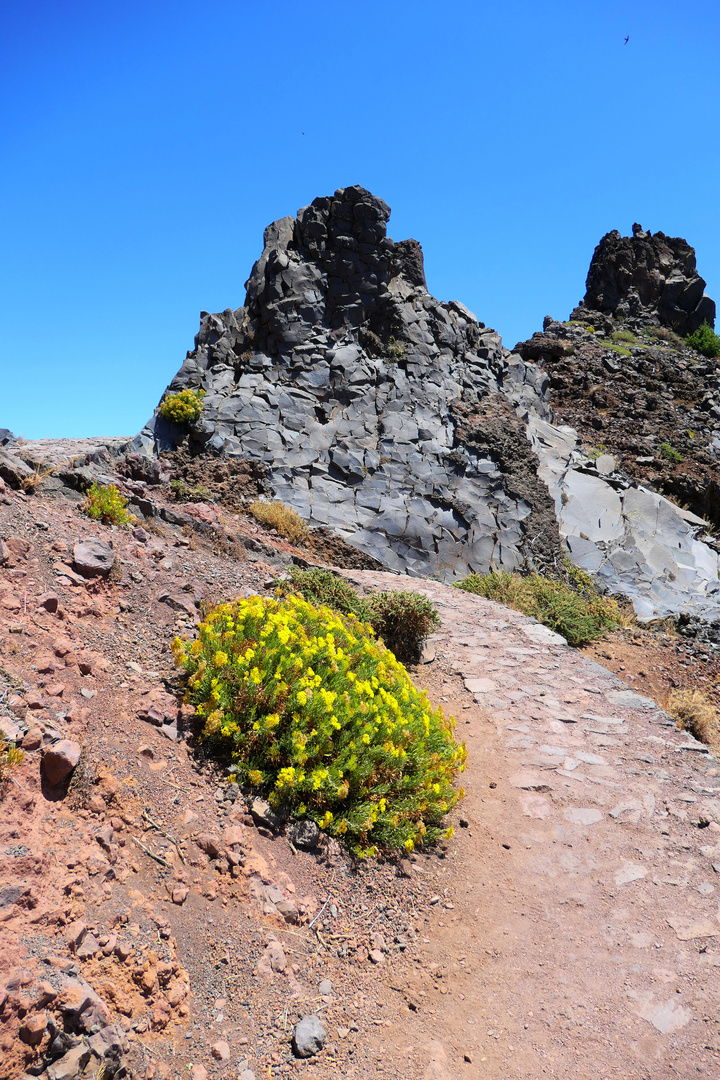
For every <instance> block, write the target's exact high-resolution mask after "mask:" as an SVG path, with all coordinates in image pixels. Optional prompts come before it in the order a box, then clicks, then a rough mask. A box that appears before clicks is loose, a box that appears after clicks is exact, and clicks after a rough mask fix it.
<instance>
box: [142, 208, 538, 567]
mask: <svg viewBox="0 0 720 1080" xmlns="http://www.w3.org/2000/svg"><path fill="white" fill-rule="evenodd" d="M389 217H390V208H389V207H388V206H387V204H386V203H384V202H383V200H382V199H379V198H376V197H375V196H374V195H371V194H370V192H368V191H366V190H365V189H364V188H361V187H349V188H341V189H339V190H338V191H336V192H335V194H334V195H330V196H327V197H323V198H318V199H315V200H314V201H313V202H312V203H311V204H310V206H306V207H303V208H302V209H301V210H299V211H298V213H297V215H296V216H295V217H285V218H281V219H280V220H278V221H275V222H273V223H272V224H271V225H270V226H268V228H267V229H266V230H265V235H264V249H263V252H262V255H261V256H260V258H259V259H258V261H257V262H256V263H255V266H254V267H253V270H252V273H251V274H250V277H249V279H248V281H247V294H246V298H245V303H244V305H243V307H241V308H238V309H236V310H235V311H232V310H227V311H224V312H222V314H215V315H211V314H209V313H208V312H202V313H201V327H200V332H199V334H198V335H197V337H196V339H195V349H194V350H193V352H191V353H189V354H188V356H187V358H186V360H185V363H184V364H183V366H182V368H181V369H180V371H179V372H178V374H177V375H176V377H175V378H174V379H173V381H172V383H171V384H170V386H169V388H168V390H169V391H170V392H175V391H177V390H180V389H183V388H185V387H198V388H200V387H202V389H204V390H205V391H206V397H205V399H204V406H203V411H202V416H201V418H200V421H199V422H198V423H197V424H196V425H194V426H193V428H192V429H191V430H188V429H186V428H181V427H180V426H178V425H175V424H169V423H167V422H165V421H163V419H162V418H161V417H160V416H159V415H158V414H157V413H156V414H155V416H154V417H153V418H152V420H151V421H150V423H149V424H148V425H147V427H146V428H145V429H144V431H143V432H141V434H140V435H139V436H138V438H137V439H136V440H135V449H136V450H139V451H143V452H145V453H147V452H150V453H159V452H162V451H165V450H173V449H174V448H175V447H176V446H177V444H178V442H179V441H181V440H183V439H189V440H190V443H191V444H192V446H193V447H194V449H195V450H196V452H201V451H207V450H209V451H210V452H214V453H217V454H221V455H224V456H227V457H231V458H232V457H235V458H240V457H242V458H245V459H248V458H250V459H252V460H254V461H260V462H262V463H264V465H266V466H267V469H268V471H269V481H270V484H271V488H272V491H273V494H274V496H275V497H276V498H278V499H281V500H282V501H284V502H286V503H288V504H290V505H292V506H293V507H294V508H295V509H296V510H297V511H298V513H299V514H300V515H301V516H302V517H303V518H304V519H305V520H306V521H307V522H308V523H309V524H310V525H311V526H314V527H328V528H331V529H334V530H335V531H337V532H338V533H340V535H341V536H342V537H343V538H345V539H346V540H347V541H348V542H349V543H351V544H352V545H353V546H355V547H356V548H359V549H360V550H361V551H363V552H365V553H366V554H367V555H370V556H372V557H373V558H374V559H377V560H378V561H379V562H381V563H382V564H383V565H385V566H389V567H391V568H392V569H395V570H403V571H409V572H411V573H416V574H420V573H422V574H439V575H441V576H443V577H453V576H457V575H464V574H466V573H467V572H468V570H487V569H490V568H491V567H492V566H502V567H505V568H506V569H512V568H514V567H516V566H518V565H520V564H521V563H522V562H523V561H524V560H525V559H526V558H530V557H531V554H530V548H529V547H527V545H526V543H525V539H524V537H525V535H526V534H527V533H528V530H530V531H532V533H533V538H534V537H535V533H536V531H537V529H536V519H537V520H543V521H547V522H548V523H549V525H550V529H551V533H550V534H549V538H548V542H547V543H543V544H540V545H538V543H537V542H536V540H535V539H533V548H532V552H533V553H534V555H533V558H534V559H535V561H537V558H538V552H540V551H542V552H543V553H545V554H546V556H547V558H549V559H555V558H556V557H557V554H558V552H557V549H558V546H559V537H558V536H557V528H556V526H555V522H554V511H553V507H552V500H551V499H550V496H549V494H548V491H547V488H546V487H545V485H544V484H542V483H541V484H539V485H535V490H534V496H533V498H532V499H531V500H530V501H528V498H527V495H528V492H529V491H530V489H531V487H532V485H524V486H523V483H522V481H521V479H519V478H518V469H520V471H522V469H526V470H527V469H529V470H530V473H532V474H534V464H533V460H534V459H532V455H530V458H529V459H528V448H527V441H526V439H525V437H524V434H523V427H522V423H520V424H519V426H518V425H515V427H517V430H515V428H513V429H512V430H513V434H512V435H511V436H508V438H501V432H500V431H498V432H497V433H495V434H493V433H487V435H486V437H483V432H481V431H479V430H478V428H477V425H473V423H472V415H471V414H472V410H473V409H474V408H476V407H477V406H478V403H479V402H480V401H481V400H482V399H484V398H485V397H486V396H487V395H497V394H502V395H504V396H505V398H506V400H507V402H508V403H510V405H511V407H512V408H513V409H518V410H519V411H520V413H522V412H523V411H524V412H527V410H528V409H530V408H532V409H535V410H539V411H540V412H541V413H544V414H545V415H549V414H548V413H547V406H546V405H545V402H544V393H545V386H546V380H545V377H544V375H543V373H542V372H541V371H540V370H539V369H537V368H536V367H534V366H530V365H526V364H525V363H524V362H523V361H522V360H521V359H520V357H517V356H512V355H511V354H510V353H508V351H507V350H506V349H504V348H503V346H502V342H501V340H500V337H499V335H498V334H496V333H495V332H494V331H492V330H488V329H487V328H486V327H485V325H484V323H482V322H479V321H478V319H477V318H476V317H475V316H474V315H473V314H472V312H470V311H468V309H467V308H466V307H464V305H463V304H460V303H458V302H457V301H451V302H450V303H442V302H441V301H439V300H436V299H435V298H434V297H433V296H431V295H430V294H429V293H428V291H427V286H426V282H425V272H424V268H423V256H422V249H421V247H420V244H419V243H418V242H417V241H416V240H404V241H401V242H397V243H396V242H395V241H393V240H391V239H390V238H389V237H388V236H387V222H388V219H389ZM458 404H461V405H462V406H463V409H462V410H461V412H462V417H463V420H462V423H460V422H459V420H458V416H460V412H458ZM495 423H496V424H497V425H498V426H499V428H503V429H504V428H505V427H507V420H506V418H505V416H504V415H503V414H501V413H500V412H497V415H496V417H495ZM518 440H519V442H518ZM511 443H512V448H511V445H510V444H511ZM493 447H495V450H494V451H493ZM499 448H501V449H499ZM503 454H504V455H505V457H506V458H507V461H504V459H503ZM518 463H520V464H518ZM510 473H512V476H513V479H512V481H510V479H509V476H510ZM531 561H532V560H531Z"/></svg>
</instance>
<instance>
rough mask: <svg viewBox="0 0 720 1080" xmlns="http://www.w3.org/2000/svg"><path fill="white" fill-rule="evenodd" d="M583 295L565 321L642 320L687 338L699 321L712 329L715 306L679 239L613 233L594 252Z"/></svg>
mask: <svg viewBox="0 0 720 1080" xmlns="http://www.w3.org/2000/svg"><path fill="white" fill-rule="evenodd" d="M586 287H587V291H586V293H585V297H584V299H583V300H582V302H581V303H580V305H579V306H578V307H577V308H575V310H574V311H573V313H572V315H571V316H570V318H571V319H572V320H574V321H575V320H577V321H583V320H587V319H589V318H590V319H591V318H592V313H596V312H599V313H601V314H603V315H606V316H613V317H615V318H626V317H627V316H631V317H633V318H644V319H646V320H648V321H650V322H657V323H659V324H660V325H662V326H667V327H670V328H671V329H672V330H674V331H675V332H676V333H678V334H682V335H686V334H691V333H692V332H693V330H696V329H697V328H698V327H699V326H700V325H701V324H702V323H703V322H705V321H707V322H708V323H709V324H710V326H714V325H715V302H714V301H713V300H711V299H710V297H709V296H706V295H705V282H704V281H703V279H702V278H701V277H700V275H699V274H698V272H697V269H696V267H695V250H694V248H692V247H690V245H689V244H688V243H687V241H686V240H683V239H681V238H680V237H673V236H666V235H665V233H662V232H657V233H655V234H653V233H651V232H644V231H643V228H642V226H641V225H638V224H635V225H633V234H632V236H621V235H620V233H619V232H618V231H617V229H613V231H612V232H609V233H606V234H605V236H603V238H602V240H601V241H600V243H599V244H598V246H597V247H596V248H595V253H594V255H593V257H592V262H591V263H590V270H589V272H588V276H587V282H586Z"/></svg>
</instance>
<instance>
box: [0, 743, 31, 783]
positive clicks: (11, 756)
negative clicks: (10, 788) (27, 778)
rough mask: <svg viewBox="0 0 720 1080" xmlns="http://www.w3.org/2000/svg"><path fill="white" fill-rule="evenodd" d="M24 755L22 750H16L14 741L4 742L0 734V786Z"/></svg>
mask: <svg viewBox="0 0 720 1080" xmlns="http://www.w3.org/2000/svg"><path fill="white" fill-rule="evenodd" d="M24 757H25V752H24V750H18V749H17V747H16V746H15V744H14V743H8V742H6V741H5V738H4V736H3V735H0V788H1V787H2V786H4V784H5V782H6V780H7V779H8V777H9V775H10V772H11V770H12V769H15V768H17V766H18V765H19V764H20V762H21V761H22V760H23V758H24Z"/></svg>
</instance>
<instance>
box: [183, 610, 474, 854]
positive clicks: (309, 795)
mask: <svg viewBox="0 0 720 1080" xmlns="http://www.w3.org/2000/svg"><path fill="white" fill-rule="evenodd" d="M173 653H174V656H175V661H176V663H177V664H178V666H179V667H181V668H183V670H184V671H185V675H186V684H187V698H188V700H189V701H190V702H192V703H193V704H194V705H195V706H196V708H197V712H198V715H199V716H200V717H201V718H202V720H203V724H204V739H205V740H206V743H207V745H208V746H209V748H210V749H211V750H214V751H215V752H216V753H217V754H219V755H220V756H221V757H224V758H225V759H226V760H227V758H228V757H231V758H232V759H233V761H234V762H235V763H236V765H237V770H238V772H237V774H236V775H237V776H238V778H239V780H240V781H241V782H243V783H246V784H248V785H250V786H251V787H254V788H255V789H256V790H258V791H262V792H265V793H266V794H267V797H268V800H269V802H270V803H271V805H273V806H278V807H285V808H287V810H288V811H290V812H291V813H292V814H294V815H295V816H297V817H306V818H311V819H312V820H313V821H315V822H316V823H317V824H318V826H319V827H320V828H321V829H323V830H325V831H326V832H328V833H330V834H331V835H334V836H338V837H344V838H345V839H346V840H347V841H348V842H349V844H350V846H351V848H352V849H353V850H354V851H355V853H356V854H357V855H359V856H371V855H374V854H375V853H376V851H377V849H378V848H386V849H396V848H401V847H402V848H404V849H405V850H406V851H412V850H413V848H414V847H416V846H418V845H421V844H427V843H430V842H432V841H433V840H436V839H438V838H439V836H441V835H442V834H443V831H444V833H445V835H446V836H449V835H450V834H451V832H452V830H451V829H447V830H443V825H442V819H443V817H444V816H445V814H446V813H447V812H448V810H450V809H451V808H452V807H453V806H455V805H456V803H457V802H458V799H459V798H461V797H462V795H463V792H462V789H460V790H459V791H458V790H456V789H455V788H454V786H453V782H454V779H455V777H456V775H457V773H458V772H460V771H461V770H462V769H463V768H464V765H465V760H466V756H467V755H466V751H465V746H464V744H463V745H458V744H457V743H456V742H455V739H454V737H453V733H452V729H453V726H454V722H453V720H452V719H446V718H445V717H444V716H443V713H442V711H441V710H440V709H437V710H435V709H432V708H431V706H430V704H429V702H428V700H427V698H426V696H425V695H424V694H421V693H419V692H418V691H417V690H416V689H415V687H414V686H413V684H412V682H411V680H410V677H409V676H408V674H407V672H406V671H405V669H404V667H403V666H402V664H400V663H399V662H398V661H397V660H396V658H395V657H394V656H393V655H392V653H391V652H389V650H387V649H386V648H385V647H384V646H383V644H382V643H381V642H378V641H376V640H375V639H374V638H373V636H372V632H371V631H370V629H369V627H367V626H366V625H364V624H363V623H360V622H358V621H357V620H356V619H354V618H353V617H352V616H344V617H343V616H340V615H338V614H336V613H334V612H332V611H331V610H330V608H328V607H319V608H317V607H314V606H313V605H312V604H309V603H308V602H307V601H306V600H304V599H302V597H299V596H289V597H287V598H286V599H283V600H276V599H266V598H263V597H250V598H249V599H247V600H239V601H236V602H234V603H229V604H221V605H220V606H219V607H217V608H215V609H214V610H213V611H211V612H210V613H209V614H208V615H207V616H206V618H205V619H204V621H203V622H202V623H201V624H200V626H199V627H198V636H197V638H196V639H195V641H193V642H192V643H189V642H188V641H186V640H184V639H176V640H175V642H174V643H173Z"/></svg>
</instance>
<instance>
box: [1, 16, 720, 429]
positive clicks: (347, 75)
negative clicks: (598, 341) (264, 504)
mask: <svg viewBox="0 0 720 1080" xmlns="http://www.w3.org/2000/svg"><path fill="white" fill-rule="evenodd" d="M626 35H629V36H630V41H629V44H628V45H624V44H623V40H624V38H625V36H626ZM719 45H720V10H719V9H718V5H717V0H694V2H690V3H684V4H679V3H677V2H676V0H634V2H633V0H626V2H623V3H620V2H617V0H603V2H602V3H601V2H599V0H596V2H593V3H582V2H580V3H579V2H578V0H546V2H544V3H538V2H537V0H504V2H503V3H497V2H495V3H492V4H490V3H485V2H483V0H469V2H459V0H445V2H443V3H440V2H435V3H430V2H428V0H403V2H399V0H385V2H376V0H365V2H364V3H363V4H343V3H338V0H333V2H330V0H322V2H320V0H318V2H312V0H309V2H305V3H297V2H295V3H293V2H289V0H276V2H275V3H272V4H269V3H262V2H253V3H246V2H243V0H234V2H230V0H205V2H203V3H200V2H198V0H24V2H23V3H15V4H9V3H7V4H5V5H4V7H3V13H2V22H1V23H0V109H1V115H0V162H1V167H0V252H1V257H0V319H1V322H2V325H1V327H0V426H7V427H10V428H11V429H12V430H14V431H15V433H16V434H18V435H23V436H25V437H26V438H41V437H47V436H57V437H60V436H70V435H101V434H102V435H119V434H134V433H135V432H136V431H137V430H138V429H139V428H140V427H141V426H142V425H143V423H144V422H145V420H146V419H147V418H148V416H150V414H151V413H152V410H153V408H154V406H155V404H156V403H157V400H158V398H159V396H160V394H161V392H162V390H163V388H164V387H165V386H166V384H167V383H168V382H169V381H170V379H171V378H172V376H173V375H174V373H175V372H176V370H177V368H178V367H179V365H180V363H181V362H182V359H183V357H184V355H185V351H186V350H187V349H188V348H191V347H192V340H193V335H194V334H195V332H196V330H197V327H198V316H199V312H200V310H201V309H203V308H206V309H208V310H210V311H221V310H222V309H223V308H226V307H233V308H235V307H238V306H239V305H240V304H242V302H243V299H244V289H243V282H244V281H245V280H246V278H247V276H248V275H249V272H250V268H251V266H252V263H253V261H254V260H255V259H256V258H257V257H258V255H259V254H260V251H261V248H262V231H263V228H264V227H265V225H266V224H267V223H268V222H270V221H272V220H274V219H275V218H278V217H282V216H284V215H285V214H288V213H295V212H296V211H297V209H298V208H299V207H301V206H303V205H305V204H307V203H308V202H310V201H311V200H312V199H313V198H314V197H315V196H317V195H325V194H328V193H330V192H332V191H334V190H335V188H337V187H342V186H346V185H348V184H362V185H364V186H365V187H367V188H369V189H370V190H371V191H373V192H374V193H375V194H377V195H380V196H381V197H382V198H383V199H385V201H386V202H388V203H389V204H390V206H391V207H392V209H393V214H392V218H391V221H390V227H389V232H390V235H391V236H393V237H394V238H395V239H398V240H400V239H404V238H406V237H409V236H412V237H415V239H417V240H419V241H420V242H421V243H422V245H423V248H424V250H425V265H426V270H427V277H428V284H429V287H430V289H431V291H432V292H433V293H434V294H435V295H436V296H438V297H440V298H441V299H444V300H450V299H458V300H461V301H462V302H463V303H465V304H467V305H468V306H469V307H470V308H471V309H472V310H473V311H475V313H476V314H477V316H478V317H479V318H480V319H482V320H483V321H484V322H486V323H487V324H488V325H492V326H494V327H495V328H496V329H497V330H499V331H500V333H501V334H502V335H503V339H504V341H505V344H506V345H508V346H509V347H512V345H514V343H515V342H516V340H518V339H519V338H523V337H527V336H529V335H530V334H531V333H532V332H533V331H534V330H536V329H539V328H540V326H541V320H542V317H543V316H544V315H545V314H552V315H554V316H555V317H559V318H566V317H567V314H568V312H569V311H570V309H571V308H572V307H573V306H574V305H575V304H576V303H577V301H578V300H579V299H580V298H581V296H582V295H583V292H584V281H585V275H586V273H587V268H588V264H589V260H590V257H591V255H592V252H593V248H594V247H595V244H596V243H597V242H598V240H599V239H600V237H601V235H602V234H603V233H605V232H607V231H608V230H609V229H613V228H618V229H620V230H621V231H622V232H623V233H629V231H630V227H631V225H632V223H633V221H639V222H640V223H641V224H642V225H643V226H644V227H645V228H646V229H651V230H652V231H657V230H659V229H662V230H663V231H664V232H666V233H669V234H671V235H680V236H684V237H685V238H686V239H687V240H688V241H689V242H690V243H691V244H693V245H694V246H695V247H696V249H697V253H698V267H699V270H700V272H701V273H702V275H703V276H704V277H705V278H706V279H707V281H708V291H709V292H710V295H711V296H713V297H715V298H716V299H717V300H718V301H720V242H719V241H720V201H719V200H718V176H719V175H720V170H719V168H718V166H719V164H720V162H719V161H718V137H717V136H718V124H717V115H718V103H719V101H720V92H719V90H720V87H719V82H720V74H719V72H720V64H719V62H718V61H719V58H720V49H719V48H718V46H719ZM303 132H304V134H303Z"/></svg>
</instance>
